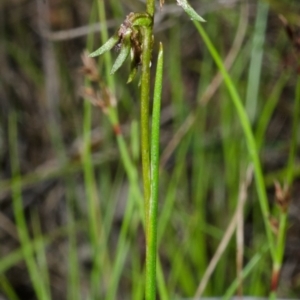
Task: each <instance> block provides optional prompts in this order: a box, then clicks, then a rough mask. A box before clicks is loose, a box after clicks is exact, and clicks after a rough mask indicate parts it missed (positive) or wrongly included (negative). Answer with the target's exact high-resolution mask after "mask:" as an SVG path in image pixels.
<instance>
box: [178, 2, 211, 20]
mask: <svg viewBox="0 0 300 300" xmlns="http://www.w3.org/2000/svg"><path fill="white" fill-rule="evenodd" d="M177 3H178V5H179V6H181V7H182V8H183V10H184V11H185V12H186V13H187V14H188V15H189V16H190V17H191V19H192V20H196V21H199V22H206V21H205V20H204V19H203V18H202V17H200V16H199V15H198V14H197V12H196V11H195V10H194V9H193V8H192V7H191V6H190V4H189V3H188V2H187V0H177Z"/></svg>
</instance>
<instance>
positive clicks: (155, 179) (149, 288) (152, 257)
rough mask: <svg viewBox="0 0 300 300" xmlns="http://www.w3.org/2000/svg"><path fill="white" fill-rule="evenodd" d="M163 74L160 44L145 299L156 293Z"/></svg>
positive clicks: (153, 122)
mask: <svg viewBox="0 0 300 300" xmlns="http://www.w3.org/2000/svg"><path fill="white" fill-rule="evenodd" d="M162 74H163V46H162V44H160V49H159V53H158V61H157V69H156V76H155V87H154V103H153V114H152V135H151V197H150V202H149V215H148V218H149V219H148V228H147V246H146V247H147V249H146V300H153V299H155V295H156V256H157V254H156V252H157V204H158V185H159V136H160V128H159V127H160V103H161V91H162Z"/></svg>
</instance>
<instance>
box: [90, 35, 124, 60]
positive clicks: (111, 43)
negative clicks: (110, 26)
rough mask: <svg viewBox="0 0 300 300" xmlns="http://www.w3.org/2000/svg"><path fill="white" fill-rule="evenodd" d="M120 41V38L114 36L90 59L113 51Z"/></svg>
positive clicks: (92, 54) (93, 53)
mask: <svg viewBox="0 0 300 300" xmlns="http://www.w3.org/2000/svg"><path fill="white" fill-rule="evenodd" d="M118 41H119V36H118V35H117V34H115V35H114V36H112V37H111V38H110V39H109V40H108V41H107V42H106V43H105V44H104V45H103V46H101V47H100V48H99V49H97V50H96V51H94V52H92V53H91V54H90V55H89V57H95V56H99V55H101V54H103V53H104V52H106V51H109V50H111V49H112V48H113V47H114V46H115V45H116V44H117V43H118Z"/></svg>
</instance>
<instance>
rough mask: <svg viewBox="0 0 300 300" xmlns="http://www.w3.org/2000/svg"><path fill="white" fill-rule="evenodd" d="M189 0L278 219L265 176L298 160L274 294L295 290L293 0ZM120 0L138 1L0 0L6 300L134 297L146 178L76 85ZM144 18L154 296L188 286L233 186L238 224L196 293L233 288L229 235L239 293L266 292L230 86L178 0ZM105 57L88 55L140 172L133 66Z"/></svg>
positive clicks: (175, 294) (122, 10)
mask: <svg viewBox="0 0 300 300" xmlns="http://www.w3.org/2000/svg"><path fill="white" fill-rule="evenodd" d="M190 3H191V4H192V5H193V7H194V8H195V9H196V10H197V12H198V13H199V14H200V15H201V16H203V17H204V18H205V19H206V20H207V23H205V25H204V26H205V29H206V30H207V33H208V34H209V36H210V38H211V39H212V41H213V43H214V44H215V46H216V47H217V49H218V51H219V53H220V55H221V57H222V58H223V61H224V63H225V65H226V66H227V67H228V68H229V69H230V75H231V77H232V79H233V82H234V84H235V86H236V88H237V90H238V92H239V94H240V95H241V97H242V99H243V100H244V103H245V107H246V111H247V113H248V115H249V117H250V120H251V124H252V126H253V127H252V128H253V131H254V133H255V137H256V141H257V144H258V145H259V149H260V158H261V163H262V165H263V170H264V176H265V177H264V179H265V184H266V186H267V188H268V196H269V202H270V205H271V207H272V209H273V214H274V218H275V217H276V215H277V214H278V212H277V211H276V206H275V201H274V198H275V189H274V181H275V180H277V181H279V182H281V183H282V184H284V183H285V182H286V181H287V176H289V175H287V174H290V173H291V172H292V173H293V176H292V177H291V178H292V183H290V182H289V183H290V188H291V202H290V206H289V214H288V216H289V223H288V231H287V240H286V247H285V255H284V263H283V268H282V272H281V276H280V284H279V289H278V294H279V296H282V297H294V298H296V299H298V298H299V297H300V296H299V295H300V255H299V253H300V251H299V250H300V240H299V236H300V219H299V212H300V202H299V192H300V185H299V175H300V165H299V150H298V147H297V146H298V145H299V134H298V131H297V129H298V128H299V124H298V119H299V112H298V110H297V106H296V104H295V103H297V101H296V100H297V98H299V97H300V81H299V79H298V73H299V65H298V63H299V57H300V54H299V52H300V51H299V49H300V43H299V38H300V3H299V1H297V0H280V1H279V0H270V1H256V0H248V1H246V0H241V1H237V0H224V1H218V0H212V1H208V0H201V1H192V0H191V1H190ZM131 11H134V12H137V11H144V3H143V1H139V0H136V1H134V0H123V1H115V0H111V1H77V0H73V1H70V0H51V1H49V2H48V1H42V0H36V1H32V0H14V1H8V0H2V1H1V3H0V40H1V43H0V65H1V68H0V99H1V101H0V108H1V109H0V118H1V119H0V163H1V172H0V239H1V243H0V257H1V259H0V295H1V297H2V298H3V299H24V300H25V299H26V300H27V299H28V300H29V299H72V300H73V299H93V300H95V299H143V288H144V276H143V274H144V259H145V254H144V250H145V246H144V243H145V240H144V233H143V228H142V224H141V218H140V215H141V214H140V207H139V206H138V201H141V199H139V197H138V196H139V195H140V194H141V180H140V178H134V180H132V178H131V177H130V174H128V172H127V169H126V166H125V167H124V164H123V162H122V160H121V158H120V152H119V150H120V148H118V144H117V142H116V139H115V136H114V131H113V128H112V126H111V125H110V123H109V121H108V118H107V116H106V115H105V114H103V112H102V111H101V110H100V109H98V108H96V107H92V106H91V104H90V102H88V101H84V99H83V96H82V95H83V91H84V89H85V88H87V86H88V82H87V80H86V79H85V78H84V77H85V76H84V75H85V72H84V71H83V62H82V60H81V56H82V53H83V51H84V50H85V49H87V48H88V50H89V51H90V52H91V51H92V50H95V49H96V48H98V47H99V46H100V45H101V44H102V43H103V39H104V40H105V39H106V38H107V36H110V35H112V34H113V33H114V32H115V31H116V30H117V29H118V27H119V25H120V24H121V23H122V22H123V20H124V19H125V16H126V15H127V14H128V13H129V12H131ZM280 14H281V15H283V16H284V18H285V19H286V20H287V22H288V24H289V27H288V28H289V29H291V30H292V33H293V37H291V35H290V36H289V35H288V34H287V32H286V31H287V30H286V28H285V26H284V23H283V22H282V21H281V20H280V18H279V15H280ZM104 20H106V21H105V22H104ZM99 22H100V23H99ZM154 31H155V40H154V48H155V49H156V50H157V49H158V42H159V41H162V42H163V44H164V48H165V71H164V76H165V78H164V86H163V99H162V100H163V103H162V106H163V107H162V120H161V175H160V204H159V223H158V243H159V256H160V268H159V272H158V273H159V275H158V282H159V284H158V285H159V286H158V299H177V298H178V299H180V298H186V297H192V296H193V295H194V294H195V292H196V290H197V287H198V285H199V282H200V281H201V279H202V277H203V275H204V272H205V270H206V269H207V267H208V265H209V262H210V261H211V259H212V257H213V255H214V253H215V252H216V249H217V248H218V245H219V244H220V241H221V240H222V238H223V237H224V234H225V232H226V228H227V226H228V225H229V224H230V222H231V221H232V219H233V215H234V213H235V210H236V207H237V204H238V203H239V201H240V196H239V195H240V191H241V189H242V188H243V187H244V189H245V192H246V194H247V197H246V198H247V199H246V202H245V204H244V206H243V207H242V211H243V213H242V214H241V213H240V214H239V225H238V228H239V229H240V231H238V230H237V232H240V235H239V234H237V235H236V236H235V235H233V236H232V237H231V238H230V239H229V242H228V244H227V245H226V246H225V250H224V251H222V255H221V257H220V259H219V260H218V262H217V265H216V269H215V270H214V272H213V274H212V276H211V278H210V279H209V280H208V285H207V287H206V289H205V291H204V295H205V296H222V295H229V294H230V293H235V292H236V288H234V289H233V290H230V289H231V287H232V286H231V284H232V282H233V281H234V280H235V279H236V278H238V276H237V273H238V274H239V271H238V272H237V269H238V270H239V268H237V265H238V266H239V263H238V264H237V263H236V257H237V253H236V249H240V250H241V251H242V252H243V253H242V257H243V260H244V262H243V265H244V266H248V267H249V268H248V269H247V270H249V271H248V274H247V277H246V278H245V279H244V284H243V293H244V294H245V295H253V296H266V295H268V293H269V289H270V276H271V271H272V265H271V260H270V257H269V255H268V253H267V252H266V245H267V241H266V236H265V231H264V224H263V219H262V216H261V211H260V208H259V204H258V199H257V193H256V188H255V185H254V184H253V182H252V181H251V176H249V179H248V181H246V180H245V177H246V173H247V168H248V167H247V166H248V164H249V158H248V154H247V151H246V147H245V142H244V139H243V134H242V130H241V126H240V123H239V121H238V118H237V116H236V111H235V109H234V107H233V105H232V103H231V101H230V97H229V94H228V92H227V90H226V88H225V86H224V85H223V84H222V82H221V77H220V76H219V75H217V74H218V69H217V67H216V66H215V64H214V62H213V60H212V58H211V57H210V55H209V53H208V51H207V50H206V48H205V46H204V44H203V42H202V40H201V38H200V36H199V35H198V33H197V31H196V29H195V27H194V26H193V23H192V22H191V21H190V20H189V18H188V17H187V16H186V15H185V14H184V13H183V12H182V10H181V9H180V7H178V6H177V5H176V2H175V1H166V3H165V5H164V6H163V8H162V9H161V10H160V9H159V8H158V9H157V14H156V19H155V26H154ZM99 32H100V34H99ZM110 55H111V56H112V57H111V56H110ZM115 57H116V53H114V52H112V53H111V54H108V55H107V56H106V57H105V58H103V57H100V58H99V60H97V63H98V67H99V74H100V76H101V82H102V84H103V85H104V86H107V87H109V88H110V92H111V93H112V94H113V95H114V96H115V98H116V100H117V108H118V112H119V119H120V125H121V129H122V132H123V136H124V140H125V142H126V147H127V151H128V153H129V154H130V157H131V161H132V163H133V164H132V166H131V168H132V169H134V170H135V171H138V172H140V156H139V126H138V119H139V87H138V79H136V80H135V81H134V82H133V83H131V84H128V85H126V80H127V77H128V69H129V66H128V64H127V65H126V66H124V67H122V68H121V70H120V71H118V72H117V73H116V74H115V75H114V76H113V77H112V76H109V75H108V74H107V70H106V69H105V64H104V61H105V59H107V60H108V61H109V60H111V59H114V58H115ZM154 57H156V53H154ZM153 64H155V61H154V62H153ZM153 70H154V68H153ZM103 85H102V87H103ZM297 91H298V92H297ZM293 124H294V125H293ZM291 145H294V147H292V149H295V153H294V154H292V155H291V154H290V152H291V150H290V149H291ZM291 170H292V171H291ZM250 174H251V173H250ZM130 178H131V179H130ZM289 181H290V180H289ZM248 185H249V187H248ZM272 221H273V222H274V231H276V220H275V219H274V220H273V219H272ZM241 236H242V239H241ZM241 244H242V245H241ZM240 267H241V266H240ZM241 268H242V267H241ZM240 271H241V270H240ZM240 289H241V286H240Z"/></svg>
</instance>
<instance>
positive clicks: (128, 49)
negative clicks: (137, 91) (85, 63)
mask: <svg viewBox="0 0 300 300" xmlns="http://www.w3.org/2000/svg"><path fill="white" fill-rule="evenodd" d="M152 23H153V18H152V17H151V16H150V15H149V14H148V13H130V14H129V15H128V16H127V17H126V19H125V21H124V22H123V23H122V24H121V26H120V28H119V30H118V31H117V33H115V34H114V35H113V36H112V37H111V38H110V39H109V40H108V41H107V42H106V43H105V44H104V45H103V46H101V47H100V48H99V49H97V50H96V51H94V52H92V53H91V54H90V55H89V56H90V57H95V56H99V55H102V54H103V53H105V52H107V51H109V50H111V49H112V48H115V49H116V50H117V51H119V55H118V57H117V59H116V61H115V63H114V65H113V67H112V69H111V74H114V73H115V72H116V71H117V70H118V69H119V68H120V67H121V66H122V65H123V63H124V61H125V60H126V58H127V57H128V55H129V53H130V60H131V65H130V73H129V78H128V81H127V83H129V82H131V81H132V80H133V79H134V77H135V75H136V73H137V69H138V66H139V65H140V64H141V57H142V44H143V36H144V28H146V27H150V26H152Z"/></svg>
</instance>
